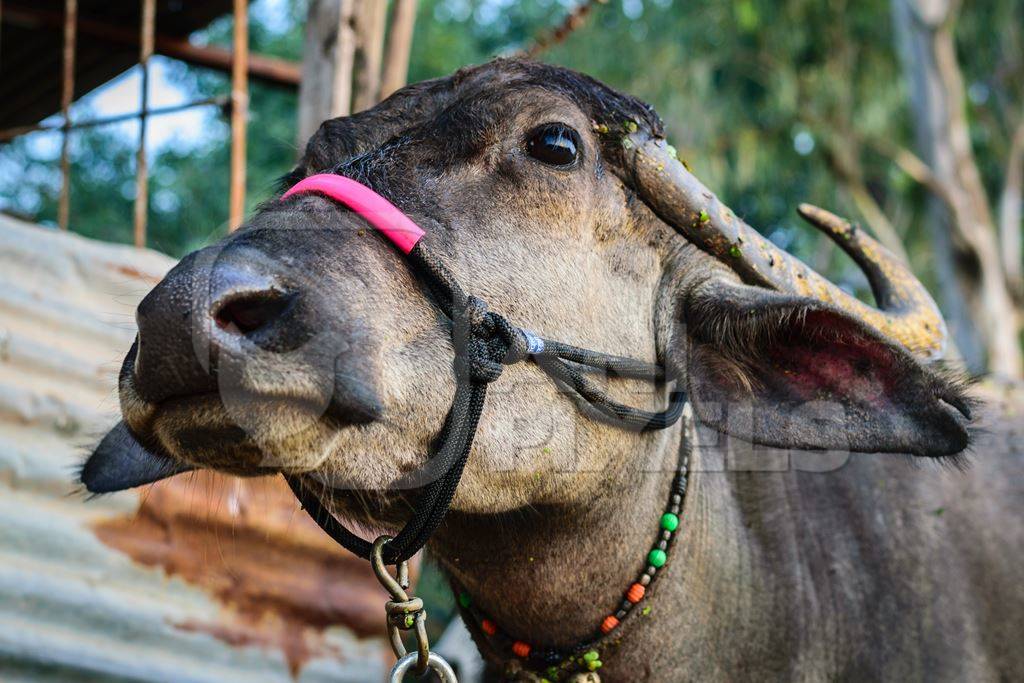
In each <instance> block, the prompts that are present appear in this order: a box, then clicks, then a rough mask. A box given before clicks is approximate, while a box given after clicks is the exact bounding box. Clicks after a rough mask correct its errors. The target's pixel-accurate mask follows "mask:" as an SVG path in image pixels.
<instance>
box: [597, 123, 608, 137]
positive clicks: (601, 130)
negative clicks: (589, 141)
mask: <svg viewBox="0 0 1024 683" xmlns="http://www.w3.org/2000/svg"><path fill="white" fill-rule="evenodd" d="M594 130H595V131H597V134H598V135H608V124H606V123H597V124H594Z"/></svg>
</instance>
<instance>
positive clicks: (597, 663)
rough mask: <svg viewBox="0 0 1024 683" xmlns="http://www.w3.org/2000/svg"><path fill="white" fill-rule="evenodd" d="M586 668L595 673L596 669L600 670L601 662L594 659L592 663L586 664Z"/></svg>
mask: <svg viewBox="0 0 1024 683" xmlns="http://www.w3.org/2000/svg"><path fill="white" fill-rule="evenodd" d="M587 668H588V669H590V670H591V671H597V670H598V669H600V668H601V660H600V659H595V660H594V661H592V662H587Z"/></svg>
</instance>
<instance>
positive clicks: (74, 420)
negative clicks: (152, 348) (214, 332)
mask: <svg viewBox="0 0 1024 683" xmlns="http://www.w3.org/2000/svg"><path fill="white" fill-rule="evenodd" d="M171 265H173V262H172V261H171V260H170V259H168V258H166V257H164V256H161V255H159V254H156V253H154V252H148V251H142V250H136V249H132V248H130V247H122V246H116V245H109V244H102V243H98V242H93V241H90V240H87V239H84V238H82V237H79V236H76V235H74V234H61V233H58V232H57V231H54V230H47V229H43V228H39V227H36V226H32V225H29V224H26V223H22V222H20V221H16V220H14V219H11V218H7V217H3V216H0V681H4V683H8V682H11V681H33V682H37V681H62V682H64V681H174V682H176V683H178V682H182V681H196V682H207V681H208V682H210V683H213V682H214V681H216V682H217V683H222V682H225V681H247V682H262V681H268V682H269V681H289V680H293V679H294V680H299V681H304V682H307V681H308V682H315V681H325V682H326V681H331V682H337V681H374V680H381V679H382V678H383V676H384V673H385V672H386V669H387V666H388V665H389V661H390V660H389V658H388V651H387V646H386V643H385V641H384V639H383V638H382V635H383V634H382V622H383V610H382V607H383V600H384V594H383V592H382V591H381V589H380V588H379V586H377V584H376V581H375V580H374V578H373V577H372V574H371V573H370V572H369V568H368V566H367V565H366V563H364V562H361V561H359V560H357V559H356V558H354V557H353V556H351V555H348V554H346V553H345V552H344V551H342V550H340V549H339V548H337V547H336V546H335V545H334V544H333V543H332V542H331V541H330V539H328V538H327V537H326V536H324V535H323V534H322V532H320V530H319V529H318V528H317V527H316V526H315V525H314V524H313V523H312V522H311V521H310V520H309V519H308V518H307V517H306V515H305V514H303V513H301V512H300V511H299V510H298V508H297V506H296V504H295V502H294V499H293V498H292V496H291V495H290V494H289V493H288V492H287V489H286V488H285V487H284V486H283V484H282V483H281V482H280V481H279V480H277V479H256V480H245V481H243V480H238V479H234V478H230V477H222V476H220V475H213V474H208V473H207V474H202V475H198V474H191V475H188V474H186V475H181V476H179V477H176V478H174V479H171V480H168V481H166V482H161V483H159V484H156V485H154V486H152V487H148V488H147V489H145V490H143V491H140V492H128V493H123V494H117V495H112V496H104V497H100V498H97V499H94V500H89V501H87V500H86V499H85V496H84V495H83V494H82V493H81V492H77V493H75V492H74V484H73V479H74V475H75V470H76V467H77V466H78V465H79V464H80V463H81V461H82V460H83V458H84V456H85V454H86V451H87V448H88V446H89V445H90V444H91V443H94V442H95V440H96V439H97V438H98V436H100V435H101V434H102V431H103V430H104V428H106V427H109V426H110V425H112V424H113V422H114V420H115V414H116V408H117V397H116V391H115V390H114V380H115V376H116V372H117V369H118V366H119V364H120V358H121V356H122V355H123V353H124V351H125V350H126V349H127V347H128V346H129V344H130V343H131V340H132V338H133V336H134V317H133V311H134V307H135V305H136V303H137V302H138V300H139V298H140V297H141V296H142V295H144V294H145V292H146V291H147V290H148V289H149V288H150V287H152V285H153V284H154V283H155V282H157V281H158V280H159V279H160V277H162V275H163V273H164V272H165V271H166V270H167V269H168V268H169V267H171Z"/></svg>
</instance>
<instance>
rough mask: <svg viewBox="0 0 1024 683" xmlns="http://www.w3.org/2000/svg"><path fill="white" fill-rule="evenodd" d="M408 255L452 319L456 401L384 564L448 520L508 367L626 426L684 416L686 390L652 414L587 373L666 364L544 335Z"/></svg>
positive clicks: (632, 374)
mask: <svg viewBox="0 0 1024 683" xmlns="http://www.w3.org/2000/svg"><path fill="white" fill-rule="evenodd" d="M408 258H409V260H410V262H411V264H412V266H413V270H414V272H416V273H417V274H418V275H419V276H420V277H421V279H422V280H423V281H424V284H425V285H426V286H427V287H429V288H430V290H431V292H432V293H433V294H434V298H435V301H436V302H437V305H438V307H439V308H440V309H441V311H442V312H443V313H444V314H445V315H446V316H448V317H449V318H450V319H451V320H452V341H453V345H454V347H455V360H454V363H453V365H454V369H455V380H456V384H455V398H454V400H453V401H452V407H451V408H450V409H449V411H448V414H447V416H446V417H445V422H444V426H443V427H442V429H441V433H440V434H439V435H438V437H437V438H436V439H435V447H434V448H432V449H431V450H432V451H433V453H432V455H431V457H430V459H429V461H428V462H427V465H426V466H425V467H424V468H421V469H420V470H419V471H418V472H416V473H414V474H413V475H411V477H407V478H406V479H404V480H403V481H402V482H400V483H402V484H404V485H410V484H413V485H414V484H416V483H419V481H423V482H424V483H423V484H422V485H421V486H420V487H419V489H420V490H419V493H418V495H417V497H416V501H415V503H414V504H413V514H412V517H411V518H410V519H409V521H408V522H406V524H405V526H404V527H403V528H402V530H401V531H399V532H398V535H397V536H395V537H394V538H393V539H392V540H390V541H388V542H387V544H385V545H384V548H383V556H384V561H385V563H387V564H395V563H397V562H401V561H404V560H407V559H409V558H410V557H412V556H413V555H414V554H416V552H417V551H419V549H420V548H422V547H423V546H424V545H425V544H426V543H427V541H428V540H429V539H430V536H431V535H432V534H433V533H434V531H436V530H437V527H438V526H439V525H440V524H441V522H442V521H443V520H444V517H445V515H446V514H447V513H448V508H449V506H450V505H451V502H452V498H453V497H454V496H455V491H456V489H457V488H458V485H459V481H460V480H461V478H462V472H463V469H464V468H465V466H466V461H467V460H468V459H469V453H470V451H471V450H472V448H473V438H474V437H475V436H476V430H477V424H478V423H479V421H480V413H481V412H482V411H483V407H484V399H485V398H486V396H487V385H488V384H490V383H491V382H493V381H495V380H496V379H498V377H500V376H501V372H502V370H503V369H504V366H506V365H513V364H515V363H519V362H522V361H525V360H527V359H532V360H533V361H534V362H535V363H536V364H537V367H539V368H540V369H541V370H542V371H543V372H544V373H545V374H547V375H548V376H549V377H551V379H552V380H553V381H554V382H555V383H556V384H557V385H558V386H559V387H561V388H563V389H564V390H566V392H567V393H568V394H569V395H570V396H571V397H572V399H573V400H574V402H575V403H576V405H577V407H578V409H579V410H580V412H581V413H582V414H583V415H585V416H586V417H588V418H591V419H594V420H598V421H600V422H604V423H606V424H610V425H613V426H615V427H618V428H621V429H631V430H636V431H650V430H654V429H664V428H666V427H669V426H670V425H672V424H674V423H675V422H676V421H677V420H678V419H679V416H680V415H681V414H682V410H683V405H684V404H685V403H686V398H685V395H684V393H683V392H681V391H672V392H670V395H669V405H668V407H667V408H666V409H665V410H663V411H661V412H649V411H645V410H640V409H639V408H634V407H632V406H627V405H624V404H622V403H618V402H616V401H613V400H612V399H611V398H610V397H609V396H608V394H607V393H605V392H604V391H601V390H600V389H599V388H598V387H597V386H596V385H595V384H594V383H593V382H592V381H591V380H590V379H589V378H587V377H586V376H585V375H584V373H583V371H584V370H588V371H603V372H605V373H607V374H608V375H609V376H611V377H620V378H627V379H638V380H644V381H648V382H652V383H655V384H661V383H663V382H665V381H666V377H665V373H664V370H663V369H662V368H660V367H659V366H657V365H655V364H653V363H647V362H644V361H640V360H636V359H633V358H624V357H621V356H613V355H608V354H603V353H598V352H596V351H591V350H589V349H582V348H579V347H576V346H570V345H569V344H563V343H561V342H556V341H551V340H549V339H542V338H539V337H536V336H534V335H532V334H531V333H528V332H526V331H525V330H523V329H521V328H519V327H516V326H515V325H513V324H512V323H510V322H509V321H508V320H507V319H506V318H504V317H503V316H501V315H498V314H496V313H493V312H491V311H488V310H487V305H486V304H485V303H484V302H483V301H481V300H480V299H478V298H476V297H472V296H467V295H466V294H465V293H464V292H463V290H462V289H461V288H460V287H459V285H458V284H457V283H456V281H455V278H454V277H453V276H452V274H451V273H450V272H449V271H448V269H447V268H446V267H445V266H444V264H443V263H442V262H441V261H440V260H439V259H437V258H436V257H435V256H434V255H433V254H431V253H430V252H429V250H427V249H426V247H425V246H424V245H423V241H422V240H421V241H420V242H419V243H418V244H417V245H416V246H415V247H413V249H412V251H410V252H409V254H408ZM286 479H287V481H288V484H289V486H290V487H291V489H292V491H293V492H294V493H295V496H296V497H297V498H298V499H299V501H300V502H301V504H302V507H303V508H304V509H305V510H306V511H307V512H308V513H309V515H310V516H311V517H312V518H313V519H314V520H315V521H316V522H317V524H319V525H320V527H321V528H322V529H323V530H324V531H325V532H326V533H327V534H328V535H329V536H330V537H331V538H333V539H334V540H335V541H336V542H337V543H339V544H340V545H342V546H343V547H345V548H346V549H348V550H349V551H350V552H352V553H354V554H356V555H358V556H359V557H362V558H364V559H369V558H370V554H371V552H372V550H373V545H372V544H371V543H370V542H369V541H366V540H365V539H362V538H360V537H358V536H356V535H355V534H353V533H352V532H351V531H349V530H348V529H347V528H346V527H345V526H344V525H343V524H342V523H341V522H339V521H338V520H337V519H336V518H335V517H334V515H333V514H331V512H330V511H329V510H327V509H326V507H325V506H324V505H323V503H322V502H321V500H320V498H319V496H317V495H316V493H315V492H314V491H312V490H311V489H310V488H309V486H308V485H307V483H306V482H304V481H303V480H302V479H301V478H300V477H299V476H295V475H288V476H287V477H286Z"/></svg>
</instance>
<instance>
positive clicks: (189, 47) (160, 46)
mask: <svg viewBox="0 0 1024 683" xmlns="http://www.w3.org/2000/svg"><path fill="white" fill-rule="evenodd" d="M4 21H5V22H6V23H7V24H8V25H9V26H20V27H25V28H38V27H40V26H42V27H52V28H54V29H56V30H60V28H61V27H62V26H63V25H64V15H63V13H61V12H51V11H49V10H43V9H36V8H32V7H25V6H23V5H18V4H16V3H12V2H9V1H6V2H5V4H4ZM76 31H77V33H78V35H79V36H91V37H95V38H100V39H102V40H103V41H104V42H106V43H111V44H116V45H124V46H126V47H130V48H137V47H138V46H139V32H138V31H134V30H131V29H127V28H120V27H117V26H111V25H110V23H109V22H103V21H98V20H96V19H89V18H88V16H85V15H83V16H79V17H78V22H77V27H76ZM153 53H154V54H159V55H164V56H166V57H173V58H175V59H180V60H181V61H183V62H188V63H189V64H195V65H196V66H206V67H209V68H211V69H217V70H218V71H231V61H232V60H231V50H226V49H224V48H221V47H216V46H213V45H193V44H192V43H190V42H189V41H188V38H187V37H186V38H179V37H175V36H163V35H160V34H159V33H157V34H156V35H155V37H154V39H153ZM249 76H250V77H251V78H255V79H259V80H261V81H263V82H265V83H273V84H275V85H281V86H285V87H288V88H292V87H294V86H297V85H298V84H299V80H300V77H301V65H299V64H297V63H295V62H292V61H289V60H287V59H279V58H277V57H269V56H267V55H260V54H250V55H249Z"/></svg>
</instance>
